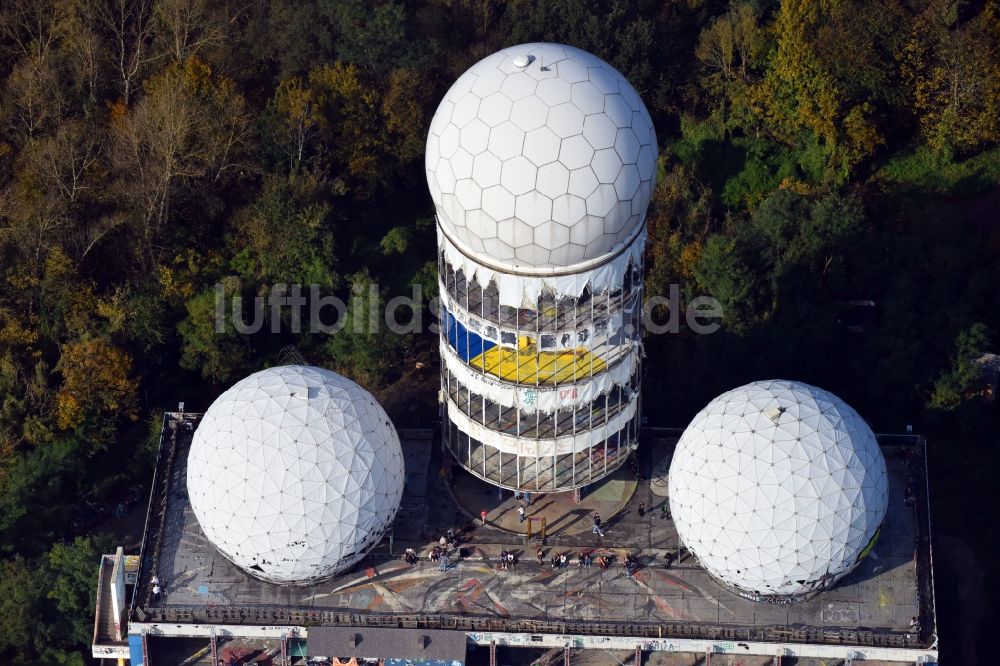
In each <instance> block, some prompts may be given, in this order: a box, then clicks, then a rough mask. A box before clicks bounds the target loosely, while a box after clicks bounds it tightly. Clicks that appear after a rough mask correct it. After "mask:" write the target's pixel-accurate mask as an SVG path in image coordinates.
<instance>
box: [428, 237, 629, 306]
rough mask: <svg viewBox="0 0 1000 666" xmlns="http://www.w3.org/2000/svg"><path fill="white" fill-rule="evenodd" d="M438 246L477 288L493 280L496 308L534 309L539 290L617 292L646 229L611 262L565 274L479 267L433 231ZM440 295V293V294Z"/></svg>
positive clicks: (577, 293) (570, 293)
mask: <svg viewBox="0 0 1000 666" xmlns="http://www.w3.org/2000/svg"><path fill="white" fill-rule="evenodd" d="M437 235H438V247H440V248H441V250H442V251H443V252H444V256H445V261H447V262H448V263H449V264H451V265H452V267H453V268H454V269H455V270H459V269H461V270H462V273H463V274H464V275H465V277H466V279H467V280H470V281H471V280H475V281H476V282H478V283H479V285H480V286H481V287H484V288H485V287H486V286H488V285H489V283H490V281H491V280H493V281H495V282H496V285H497V292H498V295H499V300H500V305H507V306H510V307H512V308H521V307H531V308H535V307H537V305H536V304H537V302H538V297H539V296H541V294H542V290H543V289H546V288H547V289H549V290H551V291H552V292H553V293H554V294H555V295H556V296H557V297H566V296H568V297H572V298H579V297H580V295H581V294H582V293H583V290H584V289H586V288H587V285H590V291H591V293H592V294H600V293H601V292H603V291H608V290H613V289H620V288H621V287H622V283H623V282H624V278H625V271H626V270H628V266H629V263H631V264H632V265H633V266H639V265H640V262H641V261H642V252H643V249H644V248H645V247H646V236H647V233H646V227H645V223H643V227H642V229H641V230H640V231H639V233H638V234H637V235H636V236H635V238H633V239H632V242H631V243H630V244H629V245H628V247H625V248H623V249H622V251H621V252H620V253H619V254H618V255H617V256H616V257H615V258H614V259H612V260H611V261H609V262H607V263H605V264H602V265H600V266H598V267H596V268H593V269H590V270H585V271H582V272H580V273H572V274H569V275H545V276H527V275H515V274H513V273H504V272H500V271H497V270H495V269H492V268H489V267H488V266H483V265H482V264H480V263H479V262H477V261H476V260H474V259H472V258H471V257H468V256H466V255H465V254H463V253H462V252H461V251H460V250H459V249H458V248H457V247H455V246H454V244H452V243H451V241H450V240H448V237H447V236H445V235H444V234H443V233H442V232H441V228H440V226H438V228H437ZM442 293H443V292H442Z"/></svg>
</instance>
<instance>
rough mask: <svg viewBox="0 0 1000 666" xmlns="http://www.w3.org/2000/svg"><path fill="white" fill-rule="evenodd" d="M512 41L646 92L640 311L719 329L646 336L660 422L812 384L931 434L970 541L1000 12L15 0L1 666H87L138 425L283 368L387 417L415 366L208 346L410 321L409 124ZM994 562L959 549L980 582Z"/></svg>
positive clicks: (0, 424)
mask: <svg viewBox="0 0 1000 666" xmlns="http://www.w3.org/2000/svg"><path fill="white" fill-rule="evenodd" d="M526 41H558V42H565V43H567V44H571V45H574V46H577V47H580V48H583V49H586V50H589V51H591V52H593V53H596V54H597V55H599V56H601V57H603V58H604V59H606V60H607V61H608V62H610V63H611V64H613V65H614V66H615V67H616V68H618V69H619V70H620V71H621V72H622V73H623V74H624V75H625V76H626V77H627V78H628V79H629V80H630V81H631V82H632V83H633V85H634V86H635V87H636V89H637V90H639V92H640V94H641V95H642V97H643V99H644V100H645V102H646V104H647V106H648V107H649V110H650V113H651V115H652V117H653V119H654V121H655V123H656V127H657V133H658V136H659V143H660V174H659V179H658V181H659V182H658V185H657V188H656V191H655V193H654V197H653V203H652V206H651V208H650V213H649V218H648V224H649V229H650V243H649V246H648V257H649V261H648V266H649V269H648V275H647V294H648V296H658V295H659V296H666V295H669V293H670V289H671V285H672V284H677V285H679V288H680V301H681V304H682V306H683V305H684V304H685V303H687V302H688V301H690V300H691V299H692V298H694V297H695V296H698V295H701V294H709V295H711V296H714V297H715V298H717V299H718V300H719V301H720V302H721V303H722V305H723V308H724V315H725V319H724V325H723V327H722V330H720V331H719V332H717V333H715V334H713V335H694V334H693V333H691V332H690V331H688V330H687V329H685V328H683V327H682V328H681V331H680V332H679V333H677V334H671V335H661V336H650V337H649V338H648V339H647V342H646V348H647V354H648V361H647V364H646V370H645V389H646V393H645V396H644V401H645V404H646V411H647V413H649V414H650V419H651V421H652V422H655V423H657V424H661V425H673V426H682V425H684V424H686V423H687V421H688V420H689V419H690V418H691V416H692V415H693V414H694V412H695V411H696V410H697V409H699V408H700V407H701V406H702V405H704V404H705V402H707V401H708V400H709V399H710V398H711V397H713V396H714V395H716V394H717V393H719V392H721V391H722V390H725V389H727V388H730V387H732V386H735V385H737V384H738V383H740V382H743V381H749V380H753V379H765V378H778V377H780V378H788V379H800V380H805V381H809V382H812V383H815V384H818V385H820V386H822V387H824V388H827V389H829V390H832V391H834V392H836V393H838V394H839V395H841V396H842V397H843V398H844V399H845V400H847V401H848V402H849V403H851V404H852V405H854V406H855V407H856V408H857V409H858V410H859V411H860V412H861V413H862V414H864V415H865V416H866V417H867V418H869V419H870V420H871V422H872V424H873V426H874V427H875V429H876V431H878V432H900V431H903V430H904V429H905V427H906V426H907V425H913V426H914V428H916V429H917V431H919V432H924V433H927V434H928V436H929V437H930V440H931V447H932V451H933V452H934V453H933V455H932V458H933V462H935V464H936V469H937V470H938V471H937V472H936V477H937V480H936V481H935V486H934V490H935V491H936V492H937V493H938V495H937V497H939V498H940V502H939V506H938V507H937V508H936V519H937V520H938V521H939V524H940V523H947V522H948V521H951V522H950V523H949V525H950V526H948V527H945V529H950V530H952V531H953V532H954V533H957V534H960V535H961V534H963V533H975V532H977V531H978V532H979V533H980V534H993V531H994V530H995V523H994V522H993V520H994V516H995V513H996V510H995V509H994V508H990V509H988V510H986V511H983V510H981V508H980V507H978V506H977V504H976V503H975V498H969V499H966V498H967V497H968V496H969V495H970V494H972V493H971V492H970V491H968V490H965V488H966V487H969V486H974V485H976V484H978V485H979V487H980V488H981V489H986V490H987V492H988V493H989V489H990V488H991V487H993V486H992V476H991V475H990V472H989V468H990V467H991V465H993V463H994V462H995V461H997V454H996V452H995V451H994V450H993V449H994V446H993V445H995V443H996V442H995V441H993V440H995V439H996V432H997V424H996V417H995V410H993V409H992V408H990V407H988V406H986V405H984V402H983V400H982V398H981V395H980V392H981V388H982V385H983V380H984V376H983V372H984V371H983V367H982V365H981V364H980V363H979V359H980V357H981V356H982V355H983V354H984V353H985V352H989V351H995V350H996V349H997V347H995V346H991V345H996V344H997V342H998V340H997V338H996V337H995V336H996V333H995V332H996V331H998V330H1000V289H998V284H1000V261H998V257H1000V214H998V212H997V211H998V210H1000V188H998V180H1000V4H998V3H996V2H994V1H992V0H991V1H988V2H974V1H965V0H879V1H877V2H876V1H871V2H865V1H862V0H821V1H819V0H817V1H810V0H784V1H782V2H778V1H777V0H749V1H746V0H732V1H731V2H727V1H725V0H599V1H597V2H591V3H580V2H575V1H572V0H511V1H510V2H500V0H409V1H395V0H388V1H384V2H374V3H369V2H363V1H362V0H313V1H311V2H292V1H290V0H218V1H215V0H24V1H17V0H12V1H9V2H2V3H0V90H2V93H0V658H2V659H3V660H4V661H6V662H7V663H14V664H22V663H45V664H82V663H84V662H85V661H86V660H87V659H88V658H87V657H86V654H87V653H88V652H89V650H88V648H87V646H88V644H89V640H90V632H91V627H92V607H93V598H94V591H95V590H94V579H95V575H96V563H97V557H98V555H99V553H100V552H102V550H107V549H108V548H110V547H111V546H112V545H113V543H114V542H113V540H112V537H110V536H109V535H107V534H106V533H105V532H104V531H103V530H102V526H101V524H99V523H98V524H94V521H93V520H92V515H100V512H99V510H98V509H99V508H100V507H107V506H111V505H114V504H116V503H120V502H122V501H124V498H125V497H126V496H128V495H129V494H133V495H138V496H142V494H143V493H144V492H146V487H145V485H144V484H147V483H148V480H147V479H148V476H149V470H150V468H151V464H152V462H151V461H152V459H153V456H154V455H155V447H156V441H157V437H158V431H157V427H158V424H159V422H160V414H161V413H162V410H164V409H172V408H174V407H175V406H176V404H177V402H178V400H183V399H185V398H186V399H187V400H188V401H189V405H193V406H198V407H199V408H204V407H205V406H207V404H208V401H209V400H210V399H211V397H213V396H214V395H217V394H218V392H219V391H221V390H222V388H224V387H225V386H226V385H227V384H228V383H231V382H232V381H234V380H235V379H237V378H239V377H240V376H241V375H243V374H245V373H248V372H250V371H253V370H256V369H260V368H262V367H265V366H267V365H269V364H273V363H275V362H278V361H279V359H280V357H281V354H282V353H283V351H282V350H284V349H286V348H287V347H288V346H289V345H294V347H295V348H296V349H297V350H298V351H299V353H301V354H302V355H303V356H304V357H305V358H307V359H308V360H309V362H311V363H313V364H316V365H323V366H327V367H330V368H333V369H335V370H338V371H340V372H343V373H345V374H347V375H349V376H351V377H352V378H355V379H356V380H357V381H359V382H360V383H362V384H363V385H365V386H366V387H368V388H369V389H371V390H373V391H375V392H376V393H377V394H378V395H380V396H390V397H391V394H392V392H393V391H394V390H404V388H405V387H404V388H399V384H400V382H401V379H402V377H403V373H404V364H405V363H406V362H407V361H405V359H410V358H412V355H413V354H414V353H415V349H417V348H418V347H419V345H421V344H424V345H425V346H426V343H427V337H426V336H421V335H416V336H400V335H396V334H394V333H391V332H389V331H387V330H384V329H382V330H377V331H372V330H362V331H361V332H358V330H357V328H356V327H353V326H347V327H346V328H344V329H343V330H342V331H341V332H339V333H337V334H336V335H316V334H308V333H295V332H294V331H293V330H292V329H291V327H289V326H282V327H281V329H282V332H281V333H280V334H277V335H272V334H257V335H249V334H243V333H240V332H238V331H237V330H236V329H235V328H233V327H232V325H231V323H230V325H228V326H227V327H226V329H225V330H224V331H222V332H217V331H216V328H215V298H216V295H215V294H216V285H221V287H220V289H221V291H223V292H224V293H225V294H226V295H227V296H233V295H242V296H245V297H252V296H254V295H255V294H260V293H265V292H266V290H269V289H270V287H271V285H273V284H277V283H289V284H290V283H299V284H307V285H308V284H316V285H319V286H320V288H321V289H322V290H323V293H327V294H336V295H339V296H340V297H341V298H343V299H345V300H350V299H352V298H357V297H358V296H359V295H360V294H367V293H368V292H369V290H370V289H371V288H372V286H373V285H374V286H375V289H376V290H377V293H378V294H379V295H380V297H381V298H382V299H385V300H387V299H389V298H391V297H393V296H395V295H398V294H404V293H409V290H410V287H411V285H420V286H421V287H422V289H423V293H424V295H425V296H430V295H433V294H434V292H435V291H436V284H437V283H436V267H435V262H434V244H435V239H434V232H433V209H432V206H431V201H430V196H429V194H428V192H427V188H426V182H425V180H424V170H423V146H424V139H425V136H426V132H427V127H428V124H429V122H430V119H431V117H432V115H433V113H434V110H435V108H436V104H437V101H438V100H440V99H441V97H442V96H443V94H444V92H445V91H446V90H447V88H448V86H449V85H450V84H451V82H452V81H454V80H455V78H456V77H457V76H459V75H460V74H461V73H462V72H463V71H464V70H465V69H466V68H467V67H469V66H470V65H471V64H473V63H474V62H475V61H477V60H478V59H480V58H482V57H484V56H486V55H488V54H490V53H492V52H493V51H495V50H498V49H499V48H502V47H504V46H506V45H510V44H515V43H519V42H526ZM859 302H863V303H867V302H871V303H872V304H873V305H874V307H866V306H859V305H857V304H858V303H859ZM370 307H372V306H371V304H367V305H364V306H363V307H359V308H351V309H350V310H349V312H348V314H347V315H346V316H348V317H367V312H366V310H365V308H370ZM265 314H267V313H265ZM655 314H656V316H658V317H661V318H662V317H665V316H668V314H669V313H665V312H657V313H655ZM268 316H269V315H268ZM432 378H433V375H432ZM394 387H395V388H394ZM423 399H424V400H426V402H427V403H429V404H433V400H434V399H435V396H434V395H433V394H431V395H429V396H426V397H425V398H423ZM650 405H655V409H652V408H650ZM428 416H430V417H433V414H430V415H428V414H426V413H424V414H423V417H424V418H427V417H428ZM400 418H401V419H402V420H404V421H405V420H407V419H410V418H416V417H414V416H413V412H412V411H411V412H408V413H406V414H404V415H403V416H401V417H400ZM989 496H991V497H992V493H990V495H989ZM140 503H141V502H140ZM993 503H995V501H994V502H993ZM991 538H994V537H991ZM994 540H995V538H994ZM987 543H989V540H988V539H984V540H982V541H979V542H976V543H972V542H970V544H971V545H972V546H973V547H974V549H975V550H976V552H977V554H978V555H979V556H980V557H981V559H980V560H979V561H980V562H982V563H985V562H986V561H987V560H986V558H985V553H986V544H987ZM943 599H944V600H945V602H947V593H945V594H943Z"/></svg>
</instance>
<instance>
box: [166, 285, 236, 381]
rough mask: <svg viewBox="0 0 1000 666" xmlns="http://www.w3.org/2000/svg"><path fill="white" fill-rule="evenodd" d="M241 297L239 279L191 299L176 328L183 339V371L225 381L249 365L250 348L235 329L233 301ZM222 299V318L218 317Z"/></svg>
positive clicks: (207, 289) (211, 288) (210, 288)
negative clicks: (184, 369) (186, 370)
mask: <svg viewBox="0 0 1000 666" xmlns="http://www.w3.org/2000/svg"><path fill="white" fill-rule="evenodd" d="M238 295H240V282H239V280H237V279H228V280H223V281H222V282H221V283H220V285H219V286H218V287H215V286H213V287H209V288H206V289H205V290H204V291H202V292H201V293H199V294H197V295H196V296H194V297H192V298H190V299H188V301H187V303H186V304H185V310H186V316H185V318H184V319H183V320H182V321H181V322H180V323H178V324H177V331H178V333H180V335H181V339H182V341H183V342H182V348H181V358H180V364H181V367H183V368H187V369H189V370H195V371H198V372H199V373H200V374H201V375H202V376H203V377H205V378H207V379H212V380H215V381H220V382H221V381H226V380H227V379H229V378H230V377H232V376H233V375H234V374H235V373H236V372H238V371H239V370H240V369H242V368H244V367H245V365H246V363H247V357H248V352H249V350H248V348H247V344H246V342H245V341H244V339H243V336H241V335H240V334H239V333H237V332H236V328H235V326H234V325H233V317H234V316H240V314H241V313H234V312H233V305H232V299H233V297H234V296H238ZM220 297H221V299H222V304H221V310H222V316H221V317H220V316H219V310H220V304H219V303H218V302H217V301H218V299H219V298H220Z"/></svg>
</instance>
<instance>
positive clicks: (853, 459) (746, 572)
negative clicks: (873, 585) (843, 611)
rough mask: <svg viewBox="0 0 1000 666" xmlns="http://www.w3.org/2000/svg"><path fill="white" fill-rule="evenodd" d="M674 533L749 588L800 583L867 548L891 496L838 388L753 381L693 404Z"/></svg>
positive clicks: (850, 564) (785, 589)
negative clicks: (700, 404) (701, 404)
mask: <svg viewBox="0 0 1000 666" xmlns="http://www.w3.org/2000/svg"><path fill="white" fill-rule="evenodd" d="M668 485H669V493H670V508H671V512H672V513H673V518H674V522H675V524H676V526H677V533H678V536H679V537H680V539H681V541H682V542H683V544H684V545H685V546H686V547H687V548H688V550H690V551H691V552H692V553H693V554H694V555H695V556H696V557H697V559H698V561H699V562H700V563H701V564H702V566H704V567H705V569H706V570H707V571H708V572H709V573H710V574H712V575H713V576H714V577H715V578H717V579H719V580H721V581H722V582H723V583H725V584H727V585H730V586H732V587H733V588H735V589H736V590H737V591H739V592H741V593H742V594H744V595H746V596H750V597H752V598H762V599H768V600H777V599H779V598H781V597H789V596H792V597H794V596H800V595H809V594H810V593H812V592H814V591H817V590H820V589H823V588H825V587H828V586H830V585H832V584H833V583H834V582H835V581H836V580H837V579H839V578H840V577H842V576H843V575H845V574H846V573H848V572H849V571H850V570H851V569H852V568H854V566H855V565H856V564H857V563H858V562H859V560H860V559H861V558H862V557H863V556H864V555H866V554H867V552H868V550H869V546H870V545H871V544H872V543H873V542H874V539H875V538H877V536H878V530H879V528H880V526H881V524H882V519H883V518H884V517H885V512H886V506H887V503H888V480H887V477H886V467H885V459H884V458H883V456H882V451H881V450H880V449H879V446H878V443H877V442H876V440H875V435H874V434H873V433H872V431H871V428H869V427H868V425H867V424H866V423H865V422H864V420H863V419H862V418H861V417H860V416H859V415H858V413H857V412H856V411H854V410H853V409H852V408H851V407H850V406H848V405H847V404H846V403H844V402H843V401H842V400H841V399H840V398H838V397H837V396H835V395H833V394H831V393H829V392H827V391H824V390H822V389H819V388H816V387H815V386H810V385H808V384H803V383H801V382H789V381H777V380H773V381H760V382H753V383H751V384H747V385H746V386H741V387H740V388H737V389H733V390H732V391H728V392H726V393H724V394H722V395H721V396H719V397H718V398H716V399H715V400H713V401H712V402H711V403H709V404H708V406H707V407H705V408H704V409H703V410H701V411H700V412H699V413H698V414H697V416H695V418H694V420H693V421H692V422H691V424H690V425H689V426H688V427H687V429H686V430H685V431H684V434H683V435H682V436H681V439H680V441H679V442H678V443H677V447H676V450H675V451H674V456H673V460H672V461H671V464H670V476H669V484H668Z"/></svg>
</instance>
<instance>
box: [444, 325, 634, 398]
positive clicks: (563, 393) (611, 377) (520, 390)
mask: <svg viewBox="0 0 1000 666" xmlns="http://www.w3.org/2000/svg"><path fill="white" fill-rule="evenodd" d="M439 347H440V351H441V358H442V359H443V360H444V364H445V367H446V368H448V370H450V371H451V372H452V374H454V375H455V377H456V378H457V379H458V381H459V382H461V384H462V385H463V386H465V387H466V388H467V389H469V390H470V391H472V392H473V393H477V394H479V395H481V396H483V397H484V398H486V399H487V400H491V401H493V402H495V403H497V404H498V405H503V406H504V407H513V406H514V405H519V406H520V408H521V409H524V410H529V411H536V410H537V411H540V412H544V413H546V414H551V413H553V412H555V410H556V409H566V408H569V407H579V406H581V405H589V404H590V403H591V402H593V401H594V399H595V398H597V397H598V396H599V395H601V394H602V393H607V392H608V391H610V390H611V389H612V388H613V387H615V386H628V384H629V382H630V381H631V379H632V375H633V374H634V373H635V371H636V368H637V367H638V365H639V355H640V350H639V348H638V346H636V347H635V348H633V349H632V350H631V351H630V352H629V354H628V356H627V357H626V358H624V359H622V360H621V361H619V362H617V363H615V364H614V365H612V366H611V368H610V369H608V371H607V372H602V373H601V374H599V375H596V376H594V377H592V378H590V379H581V380H580V381H578V382H575V383H568V384H560V385H558V386H518V385H516V384H513V383H511V382H505V381H502V380H500V379H498V378H496V377H493V376H490V375H484V374H483V373H481V372H479V371H477V370H474V369H473V368H470V367H469V366H468V365H466V364H465V363H464V362H463V361H462V359H460V358H459V357H458V354H456V353H455V351H454V350H453V349H452V348H451V347H449V346H448V344H447V343H446V342H444V341H443V340H442V341H440V344H439Z"/></svg>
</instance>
